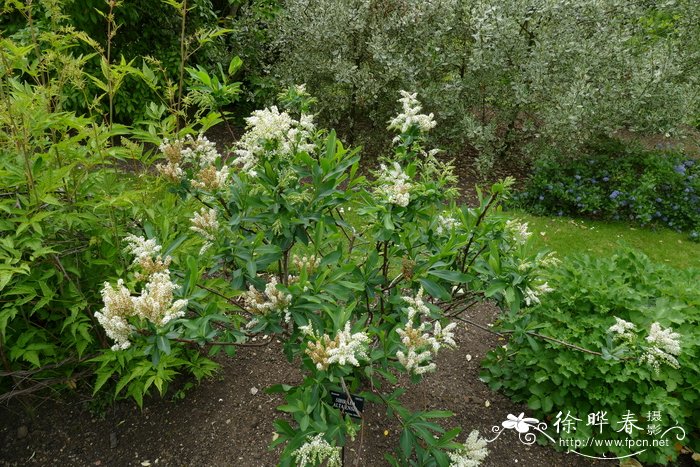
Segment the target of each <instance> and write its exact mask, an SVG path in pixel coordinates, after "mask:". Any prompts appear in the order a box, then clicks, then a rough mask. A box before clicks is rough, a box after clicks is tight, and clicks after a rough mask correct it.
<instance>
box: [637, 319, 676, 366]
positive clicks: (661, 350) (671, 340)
mask: <svg viewBox="0 0 700 467" xmlns="http://www.w3.org/2000/svg"><path fill="white" fill-rule="evenodd" d="M680 338H681V336H680V334H678V333H677V332H673V331H672V330H671V329H670V328H669V329H663V328H662V327H661V325H660V324H659V323H653V324H652V325H651V328H650V329H649V335H648V336H647V342H648V343H649V344H651V347H649V348H648V349H647V351H646V353H645V354H644V355H643V356H642V358H641V362H642V363H646V364H648V365H649V366H651V367H652V368H653V369H654V371H656V372H657V373H658V372H659V369H660V366H661V363H665V364H666V365H669V366H671V367H673V368H680V364H679V363H678V359H677V358H676V357H677V356H678V355H680V353H681V343H680Z"/></svg>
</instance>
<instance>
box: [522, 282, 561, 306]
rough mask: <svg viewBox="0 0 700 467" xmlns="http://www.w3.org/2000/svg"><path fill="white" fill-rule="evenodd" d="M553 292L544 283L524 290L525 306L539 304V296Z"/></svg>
mask: <svg viewBox="0 0 700 467" xmlns="http://www.w3.org/2000/svg"><path fill="white" fill-rule="evenodd" d="M549 292H554V289H553V288H551V287H550V286H549V284H547V283H546V282H543V283H542V284H539V285H537V286H535V288H532V287H526V288H525V305H527V306H532V305H537V304H538V303H540V296H542V295H543V294H546V293H549Z"/></svg>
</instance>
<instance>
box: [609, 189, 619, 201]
mask: <svg viewBox="0 0 700 467" xmlns="http://www.w3.org/2000/svg"><path fill="white" fill-rule="evenodd" d="M620 195H621V193H620V192H619V191H617V190H615V191H613V192H612V193H610V199H615V198H617V197H618V196H620Z"/></svg>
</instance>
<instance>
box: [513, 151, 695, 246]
mask: <svg viewBox="0 0 700 467" xmlns="http://www.w3.org/2000/svg"><path fill="white" fill-rule="evenodd" d="M591 153H592V155H590V156H584V157H580V158H578V159H575V160H571V159H565V158H560V157H552V158H543V159H542V160H540V161H539V162H537V163H536V164H535V167H534V170H533V173H532V176H531V177H530V179H529V180H528V182H527V185H526V187H525V189H524V191H523V192H522V193H520V194H518V195H517V196H516V197H515V199H514V202H515V203H516V204H517V205H519V206H521V207H523V208H525V209H527V210H530V211H532V212H534V213H537V214H547V215H560V216H561V215H573V216H580V215H583V216H588V217H594V218H599V219H614V220H624V221H628V222H632V223H635V224H641V225H657V226H664V227H668V228H671V229H673V230H677V231H689V232H690V237H691V238H693V239H696V240H697V239H698V238H699V236H700V164H698V163H696V161H695V160H693V159H689V158H688V157H684V156H683V155H682V154H677V153H669V152H661V151H645V150H642V149H637V148H634V147H629V146H623V145H622V143H615V142H608V143H607V144H601V145H599V146H596V147H594V148H593V149H592V150H591Z"/></svg>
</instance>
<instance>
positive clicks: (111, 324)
mask: <svg viewBox="0 0 700 467" xmlns="http://www.w3.org/2000/svg"><path fill="white" fill-rule="evenodd" d="M102 301H103V302H104V308H102V311H98V312H97V313H95V318H97V321H98V322H99V323H100V326H102V328H104V330H105V333H106V334H107V337H109V338H110V339H112V340H113V341H114V342H115V344H114V345H113V346H112V350H124V349H128V348H129V347H130V346H131V342H129V336H130V335H131V333H132V332H133V330H134V327H133V326H131V325H130V324H129V322H128V321H127V320H126V317H127V316H130V315H131V314H133V310H134V304H133V302H132V299H131V293H130V292H129V289H127V288H126V287H125V286H124V280H123V279H119V281H117V288H116V289H115V288H113V287H112V286H111V284H110V283H109V282H105V284H104V287H103V289H102Z"/></svg>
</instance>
